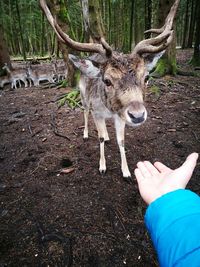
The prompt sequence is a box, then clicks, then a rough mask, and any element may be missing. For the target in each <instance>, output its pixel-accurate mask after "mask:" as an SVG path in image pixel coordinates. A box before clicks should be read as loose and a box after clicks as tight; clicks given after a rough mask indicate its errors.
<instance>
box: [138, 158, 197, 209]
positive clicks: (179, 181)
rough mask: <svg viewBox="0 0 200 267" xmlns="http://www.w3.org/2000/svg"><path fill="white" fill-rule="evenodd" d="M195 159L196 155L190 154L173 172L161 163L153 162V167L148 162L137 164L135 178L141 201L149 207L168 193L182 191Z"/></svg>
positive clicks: (191, 171)
mask: <svg viewBox="0 0 200 267" xmlns="http://www.w3.org/2000/svg"><path fill="white" fill-rule="evenodd" d="M197 159H198V154H197V153H192V154H190V155H189V156H188V157H187V159H186V160H185V162H184V163H183V164H182V165H181V166H180V167H179V168H177V169H175V170H172V169H170V168H168V167H167V166H165V165H164V164H163V163H161V162H155V163H154V165H152V164H151V163H150V162H149V161H144V162H138V163H137V168H136V169H135V176H136V179H137V182H138V186H139V191H140V195H141V197H142V198H143V200H144V201H145V202H146V203H147V204H148V205H149V204H150V203H151V202H153V201H154V200H156V199H157V198H159V197H161V196H162V195H164V194H166V193H168V192H171V191H174V190H177V189H184V188H185V187H186V185H187V183H188V182H189V180H190V178H191V176H192V173H193V171H194V168H195V166H196V163H197Z"/></svg>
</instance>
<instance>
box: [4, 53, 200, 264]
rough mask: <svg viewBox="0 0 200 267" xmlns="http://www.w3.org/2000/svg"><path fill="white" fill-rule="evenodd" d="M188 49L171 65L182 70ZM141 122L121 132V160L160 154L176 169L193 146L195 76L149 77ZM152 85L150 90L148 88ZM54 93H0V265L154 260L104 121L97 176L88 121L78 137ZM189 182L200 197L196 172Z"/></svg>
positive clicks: (198, 111)
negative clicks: (102, 169) (101, 168)
mask: <svg viewBox="0 0 200 267" xmlns="http://www.w3.org/2000/svg"><path fill="white" fill-rule="evenodd" d="M190 55H191V51H189V50H186V51H179V52H178V62H179V64H180V66H181V67H182V68H183V69H186V70H188V69H190V67H189V66H188V63H187V62H188V59H189V57H190ZM152 85H157V86H159V88H160V90H152V91H149V92H148V93H147V96H146V107H147V110H148V114H149V116H148V120H147V122H146V123H145V124H144V125H143V126H142V127H140V128H137V129H132V128H130V127H127V128H126V150H127V160H128V163H129V167H130V170H131V172H132V174H133V170H134V167H135V166H136V163H137V162H138V161H139V160H144V159H149V160H151V161H152V162H153V161H155V160H161V161H162V162H164V163H165V164H167V165H169V166H171V167H172V168H176V167H177V166H179V165H180V164H181V163H182V162H183V160H184V159H185V157H186V156H187V155H188V154H189V153H190V152H192V151H197V152H200V123H199V122H200V94H199V93H200V75H199V76H198V77H192V76H176V77H170V76H167V77H165V78H163V79H158V80H156V81H155V80H154V81H151V84H150V86H152ZM154 89H155V87H154ZM65 92H66V89H65V88H61V89H57V90H56V89H48V88H47V89H41V88H39V89H38V88H33V87H32V88H20V89H17V90H15V91H10V90H8V89H6V90H3V91H0V176H1V178H0V200H1V209H0V218H1V223H0V266H1V267H5V266H9V267H10V266H20V267H22V266H45V267H47V266H49V267H56V266H75V267H89V266H93V267H122V266H130V267H132V266H134V267H135V266H136V267H137V266H141V267H150V266H158V263H157V259H156V254H155V252H154V249H153V247H152V244H151V240H150V238H149V236H148V233H147V231H146V229H145V226H144V220H143V216H144V214H145V210H146V205H145V204H144V203H143V201H142V200H141V198H140V195H139V193H138V189H137V184H136V181H135V178H134V175H132V177H133V184H129V183H127V182H125V181H124V180H123V178H122V175H121V171H120V155H119V151H118V147H117V144H116V138H115V132H114V127H113V123H112V121H108V131H109V134H110V139H111V142H110V143H109V144H108V145H107V146H106V158H107V169H108V170H107V173H106V175H105V176H101V175H100V174H99V172H98V161H99V142H98V139H97V132H96V130H95V127H94V123H93V121H92V119H91V120H90V138H89V140H88V141H86V142H85V141H83V137H82V136H83V134H82V132H83V113H82V111H81V110H79V109H76V110H70V109H69V108H68V107H67V106H64V107H62V108H60V109H58V107H57V103H56V99H57V98H58V97H59V96H60V95H62V94H63V93H65ZM189 188H191V189H192V190H194V191H196V192H197V193H200V168H199V164H198V167H197V168H196V170H195V173H194V176H193V179H192V181H191V182H190V184H189Z"/></svg>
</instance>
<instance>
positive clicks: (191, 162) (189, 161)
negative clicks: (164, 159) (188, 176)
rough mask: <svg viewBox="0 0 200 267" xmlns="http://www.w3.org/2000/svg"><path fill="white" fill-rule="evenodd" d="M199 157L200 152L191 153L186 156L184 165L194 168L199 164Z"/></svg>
mask: <svg viewBox="0 0 200 267" xmlns="http://www.w3.org/2000/svg"><path fill="white" fill-rule="evenodd" d="M198 157H199V154H198V153H195V152H194V153H192V154H190V155H189V156H188V157H187V158H186V161H185V162H184V163H183V165H182V166H185V165H186V166H188V167H190V168H191V169H193V170H194V168H195V166H196V164H197V159H198Z"/></svg>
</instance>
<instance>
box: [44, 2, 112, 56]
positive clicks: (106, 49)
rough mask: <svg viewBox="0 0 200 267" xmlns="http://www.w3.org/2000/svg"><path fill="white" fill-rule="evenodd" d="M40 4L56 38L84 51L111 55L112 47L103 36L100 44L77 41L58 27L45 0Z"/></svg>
mask: <svg viewBox="0 0 200 267" xmlns="http://www.w3.org/2000/svg"><path fill="white" fill-rule="evenodd" d="M40 6H41V8H42V9H43V11H44V13H45V15H46V17H47V19H48V21H49V23H50V24H51V26H52V27H53V29H54V31H55V33H56V35H57V36H58V39H59V40H60V41H61V42H63V43H65V44H67V45H68V46H69V47H70V48H72V49H75V50H78V51H84V52H95V53H99V54H101V55H103V56H106V57H109V56H111V55H112V48H111V47H110V46H109V45H108V43H107V42H106V41H105V40H104V38H103V37H101V38H100V42H101V44H97V43H79V42H76V41H74V40H72V39H71V38H70V37H69V35H67V34H66V33H65V32H63V30H62V29H61V28H60V26H59V25H58V23H57V22H56V20H55V19H54V18H53V16H52V14H51V12H50V10H49V8H48V6H47V4H46V1H45V0H40Z"/></svg>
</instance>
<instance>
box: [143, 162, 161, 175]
mask: <svg viewBox="0 0 200 267" xmlns="http://www.w3.org/2000/svg"><path fill="white" fill-rule="evenodd" d="M144 164H145V166H146V168H147V169H148V171H149V172H150V173H151V175H158V174H159V171H158V170H157V169H156V168H155V167H154V166H153V164H152V163H151V162H149V161H144Z"/></svg>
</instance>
